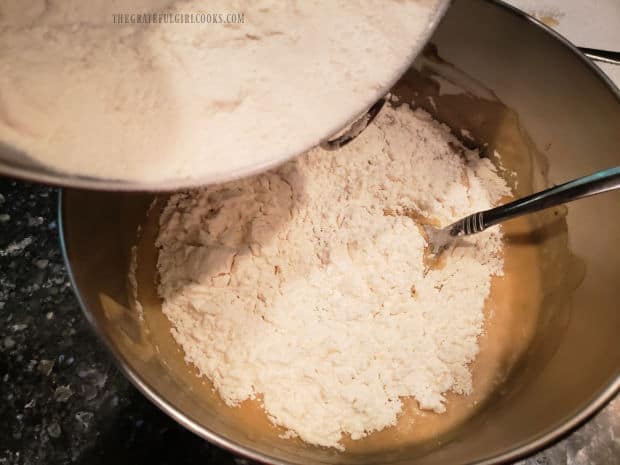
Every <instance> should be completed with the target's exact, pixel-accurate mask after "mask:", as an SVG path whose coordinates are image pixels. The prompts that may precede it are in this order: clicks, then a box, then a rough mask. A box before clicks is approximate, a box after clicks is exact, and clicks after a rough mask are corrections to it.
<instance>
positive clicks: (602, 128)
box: [60, 0, 620, 465]
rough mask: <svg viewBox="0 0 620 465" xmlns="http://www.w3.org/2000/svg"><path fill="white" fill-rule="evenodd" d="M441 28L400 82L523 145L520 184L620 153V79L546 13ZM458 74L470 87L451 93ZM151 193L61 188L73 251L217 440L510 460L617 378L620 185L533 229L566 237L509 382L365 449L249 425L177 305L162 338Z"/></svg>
mask: <svg viewBox="0 0 620 465" xmlns="http://www.w3.org/2000/svg"><path fill="white" fill-rule="evenodd" d="M432 42H433V44H434V46H435V47H436V49H434V48H433V47H429V48H428V49H427V50H426V53H425V56H424V57H421V58H420V59H419V60H418V61H417V63H416V68H415V69H412V70H410V71H409V72H408V73H407V74H406V75H405V76H404V77H403V79H402V81H401V82H400V83H399V84H398V86H397V87H396V88H395V90H394V92H395V93H396V94H397V95H400V97H401V98H402V99H409V98H411V97H413V98H415V100H416V103H417V104H419V105H421V106H423V107H425V108H427V109H428V110H429V111H431V112H433V113H434V114H435V115H436V116H437V117H438V118H439V119H441V120H444V121H446V122H447V123H448V124H449V125H451V126H452V127H453V129H454V130H455V131H456V132H457V133H459V134H461V135H462V136H463V138H464V141H465V142H467V143H470V142H471V143H473V142H472V140H473V139H475V140H476V141H477V142H478V143H481V144H485V143H486V144H487V145H483V147H484V151H485V153H486V154H488V155H489V156H492V154H493V151H494V150H495V149H497V150H498V151H500V152H501V153H511V152H512V153H513V154H516V157H515V158H514V160H515V161H514V164H515V166H514V168H515V169H517V170H518V171H519V172H520V173H522V174H524V179H526V181H524V182H523V183H520V184H519V187H518V193H526V192H527V191H528V190H531V189H537V188H541V187H543V185H544V184H547V183H548V182H559V181H561V180H564V179H570V178H573V177H577V176H580V175H583V174H586V173H590V172H593V171H595V170H599V169H603V168H607V167H610V166H614V165H620V150H619V147H620V97H619V94H618V90H617V89H615V88H614V87H613V86H612V84H611V83H610V82H609V81H608V80H607V79H606V78H605V77H604V76H603V75H602V74H601V73H600V72H599V71H598V69H597V68H595V67H594V66H593V65H592V64H591V63H590V62H589V61H587V59H585V58H584V57H583V56H582V55H580V54H579V53H578V52H577V51H576V50H575V49H574V48H573V47H572V46H570V45H569V44H568V43H567V42H566V41H564V40H563V39H562V38H560V37H558V36H557V35H555V34H554V33H553V32H551V31H550V30H549V29H547V28H545V27H544V26H542V25H541V24H538V23H536V22H535V21H533V20H531V19H530V18H528V17H526V16H524V15H522V14H520V13H518V12H516V11H515V10H512V9H511V8H509V7H507V6H505V5H504V4H501V3H492V2H487V1H483V0H460V1H456V2H455V3H454V5H453V7H452V8H451V9H450V11H449V12H448V14H447V16H446V17H445V19H444V21H443V23H442V24H441V25H440V27H439V29H438V30H437V31H436V33H435V35H434V37H433V40H432ZM439 57H441V58H439ZM443 60H445V61H443ZM450 63H451V64H450ZM456 87H460V88H461V89H465V91H466V92H465V94H463V95H454V92H455V88H456ZM461 128H463V129H466V130H467V131H468V132H467V131H460V129H461ZM519 157H521V158H519ZM511 163H512V162H511ZM517 165H519V166H517ZM530 178H531V179H530ZM152 198H153V196H151V195H146V194H126V193H101V192H87V191H77V190H67V191H65V192H64V193H63V195H62V206H61V213H60V215H61V225H62V238H63V244H64V251H65V254H66V261H67V265H68V266H69V269H70V272H71V276H72V281H73V285H74V288H75V291H76V293H77V294H78V297H79V299H80V302H81V305H82V308H83V310H84V313H85V315H86V317H87V318H88V320H89V321H90V322H91V323H92V325H93V327H94V328H95V331H96V332H97V334H98V335H99V336H100V337H101V338H102V339H103V341H104V342H105V343H106V344H107V346H108V347H109V348H110V350H111V351H112V352H113V353H114V355H115V356H116V358H117V359H118V362H119V365H120V367H121V369H122V370H123V371H124V372H125V374H126V375H127V376H128V377H129V379H130V380H131V381H132V382H133V383H134V384H135V385H136V386H137V387H138V388H139V389H140V390H141V391H142V392H143V393H144V395H146V396H147V397H148V398H149V399H150V400H151V401H152V402H154V403H155V404H156V405H157V406H159V407H160V408H161V409H162V410H164V411H165V412H166V413H168V414H169V415H170V416H172V417H173V418H174V419H175V420H177V421H178V422H179V423H181V424H182V425H184V426H185V427H187V428H188V429H190V430H191V431H193V432H195V433H196V434H198V435H200V436H202V437H203V438H205V439H207V440H209V441H211V442H213V443H215V444H217V445H220V446H222V447H226V448H228V449H231V450H233V451H235V452H237V453H239V454H242V455H245V456H248V457H251V458H254V459H257V460H259V461H262V462H268V463H276V464H309V463H316V464H318V463H322V464H336V463H340V464H345V463H346V464H371V463H372V464H390V463H394V464H410V463H416V464H420V465H434V464H445V463H450V464H470V463H485V464H488V463H498V462H503V461H510V460H515V459H517V458H518V457H521V456H524V455H526V454H529V453H532V452H534V451H535V450H536V449H538V448H540V447H542V446H544V445H546V444H549V443H550V442H552V441H554V440H556V439H557V438H558V437H560V436H561V435H563V434H565V433H567V432H568V431H570V430H571V429H573V428H575V427H576V426H578V425H579V424H580V423H581V422H582V421H584V420H585V419H587V418H588V417H589V416H590V415H592V414H593V413H594V412H595V411H596V410H597V409H599V408H600V407H601V406H603V405H604V404H605V402H606V401H608V400H609V399H610V398H611V397H612V396H613V395H614V393H616V392H617V391H618V388H619V386H620V344H619V343H618V333H619V331H620V311H619V310H620V309H619V304H618V302H619V301H620V287H619V286H618V277H617V276H618V272H619V271H620V253H618V249H617V244H618V242H619V240H620V210H619V209H618V206H619V205H620V193H619V192H616V193H611V194H608V195H604V196H599V197H596V198H592V199H588V200H583V201H580V202H577V203H575V204H571V205H570V206H569V207H568V214H567V216H566V222H564V220H563V219H561V221H560V220H558V221H559V222H558V223H553V224H555V225H556V226H557V227H556V226H553V224H552V227H547V228H546V229H544V228H543V230H541V231H543V232H540V231H539V235H538V236H536V237H537V239H534V240H540V241H549V244H556V245H558V244H559V248H557V247H556V248H553V247H550V248H548V249H545V250H548V253H547V252H546V253H545V254H544V256H543V262H542V266H543V267H545V268H546V272H547V276H548V279H547V280H546V281H545V285H546V289H545V300H544V305H543V307H542V309H541V313H540V315H539V317H538V322H537V330H536V334H535V335H534V338H533V340H532V342H531V344H530V345H529V349H528V350H527V351H526V352H525V353H524V354H522V355H521V356H520V357H519V361H518V363H517V364H516V365H515V367H514V368H513V370H512V373H511V375H510V376H509V377H508V379H507V380H506V381H505V382H504V383H503V384H502V385H501V386H500V387H499V389H498V390H497V393H496V394H495V395H494V396H493V397H492V398H490V399H489V400H488V401H487V402H486V404H485V405H484V406H482V407H481V408H480V409H479V410H478V411H476V412H475V414H473V415H472V416H471V418H469V419H468V420H467V421H466V422H465V423H464V424H462V425H460V426H459V427H458V428H455V429H454V431H452V432H450V434H448V435H446V436H444V437H441V438H435V439H434V440H432V441H429V442H428V443H427V444H418V445H415V446H411V447H401V448H398V449H392V450H385V451H382V452H376V453H373V454H361V455H359V454H358V455H355V454H347V453H339V452H336V451H333V450H325V449H320V448H314V447H310V446H307V445H303V444H301V443H300V442H296V441H286V440H282V439H278V438H277V437H274V436H273V435H272V436H269V435H265V434H264V433H263V432H261V430H260V429H253V428H250V427H247V426H245V427H244V426H243V422H241V421H240V420H239V418H236V417H235V416H234V414H233V413H231V412H230V410H229V409H228V410H227V409H226V407H225V406H224V405H222V402H221V401H219V400H218V399H217V396H215V395H213V394H212V393H211V392H210V390H209V389H208V388H207V387H206V386H205V385H203V384H202V383H201V382H200V381H198V379H197V378H196V377H195V376H194V374H193V372H192V370H191V369H190V368H189V367H188V366H186V365H185V364H184V362H183V359H182V354H181V352H180V350H179V349H178V348H176V347H175V346H174V343H173V342H172V341H171V337H170V335H169V333H168V332H167V331H161V328H164V329H165V328H166V324H167V322H166V319H165V317H163V316H162V315H154V318H155V320H154V321H156V323H157V321H158V323H157V324H156V325H155V326H157V325H158V324H160V325H161V328H160V331H159V333H158V335H157V337H158V339H156V338H155V336H156V334H155V333H156V332H157V328H156V327H154V326H151V327H146V326H145V325H144V323H143V322H141V320H140V319H139V318H138V317H137V314H136V311H135V308H134V306H133V305H132V304H131V303H130V300H131V299H130V298H129V296H128V291H127V271H128V263H129V252H130V248H131V246H132V244H133V243H134V242H135V240H136V227H137V225H138V224H139V223H141V222H142V221H143V220H144V217H145V215H146V212H147V209H148V207H149V204H150V203H151V200H152ZM558 225H559V226H558ZM566 225H567V226H568V237H569V240H568V246H569V247H570V250H571V251H572V252H573V253H574V254H575V256H577V257H578V259H571V260H572V261H570V263H569V262H562V263H560V265H558V259H559V258H561V253H560V254H557V253H556V254H554V253H553V250H556V251H557V250H560V249H562V247H564V249H566V250H568V249H567V248H566V235H565V231H566ZM149 234H150V233H149ZM151 240H152V238H151ZM154 259H155V256H154V250H153V254H152V256H151V257H150V258H149V257H146V258H144V260H142V259H141V262H140V265H139V267H146V268H147V269H148V268H153V266H154ZM149 261H150V262H149ZM566 263H568V264H566ZM153 278H154V276H151V287H153V286H152V284H153V283H152V281H153ZM147 291H148V292H147V294H149V293H150V296H148V295H147V296H144V295H143V296H142V298H145V299H147V300H148V299H151V300H153V299H156V295H154V291H153V289H150V290H147ZM141 292H142V291H141ZM523 292H528V290H527V289H524V290H523ZM515 312H518V309H515ZM157 318H159V320H157ZM166 338H167V339H166Z"/></svg>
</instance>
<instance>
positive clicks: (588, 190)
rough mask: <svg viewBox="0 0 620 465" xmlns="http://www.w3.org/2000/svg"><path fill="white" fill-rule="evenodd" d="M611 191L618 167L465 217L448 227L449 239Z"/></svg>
mask: <svg viewBox="0 0 620 465" xmlns="http://www.w3.org/2000/svg"><path fill="white" fill-rule="evenodd" d="M615 189H620V166H616V167H615V168H609V169H606V170H603V171H598V172H596V173H594V174H591V175H589V176H584V177H582V178H577V179H574V180H572V181H568V182H565V183H564V184H560V185H559V186H555V187H550V188H549V189H545V190H544V191H541V192H537V193H535V194H532V195H528V196H527V197H523V198H521V199H517V200H514V201H512V202H510V203H507V204H504V205H500V206H499V207H495V208H492V209H490V210H485V211H482V212H477V213H474V214H472V215H469V216H466V217H465V218H463V219H461V220H459V221H457V222H456V223H454V224H453V225H452V226H451V227H450V234H451V235H453V236H455V235H460V234H465V235H469V234H474V233H477V232H480V231H483V230H485V229H486V228H488V227H490V226H493V225H496V224H498V223H501V222H502V221H506V220H508V219H510V218H514V217H516V216H521V215H525V214H528V213H534V212H537V211H539V210H544V209H545V208H549V207H554V206H556V205H560V204H563V203H568V202H572V201H573V200H577V199H582V198H584V197H589V196H591V195H596V194H602V193H603V192H608V191H611V190H615Z"/></svg>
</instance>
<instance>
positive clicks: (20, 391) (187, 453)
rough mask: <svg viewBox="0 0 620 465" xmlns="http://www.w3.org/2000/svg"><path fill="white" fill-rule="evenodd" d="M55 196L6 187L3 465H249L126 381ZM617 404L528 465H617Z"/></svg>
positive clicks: (1, 312) (0, 207) (2, 222)
mask: <svg viewBox="0 0 620 465" xmlns="http://www.w3.org/2000/svg"><path fill="white" fill-rule="evenodd" d="M56 209H57V192H56V189H53V188H49V187H45V186H40V185H37V184H29V183H24V182H18V181H13V180H10V179H3V178H0V379H1V383H0V399H1V400H0V418H2V419H3V421H2V422H0V465H3V464H47V465H58V464H65V463H78V464H79V463H82V464H88V465H96V464H99V463H101V464H109V463H115V464H123V463H127V464H135V463H150V464H153V465H159V464H174V465H183V464H189V463H202V464H205V465H206V464H218V465H219V464H222V465H226V464H237V465H241V464H248V463H249V461H247V460H245V459H241V458H238V457H235V456H233V455H232V454H230V453H228V452H226V451H224V450H222V449H219V448H218V447H215V446H213V445H210V444H209V443H207V442H206V441H203V440H202V439H200V438H198V437H197V436H195V435H194V434H192V433H190V432H189V431H186V430H185V429H183V428H182V427H181V426H179V425H178V424H177V423H175V422H174V421H173V420H171V419H170V418H168V417H167V416H166V415H164V414H163V413H161V412H160V411H159V409H158V408H157V407H155V406H154V405H152V404H151V403H150V402H149V401H148V400H146V399H145V398H144V397H143V396H142V395H141V394H140V393H139V392H138V391H137V390H136V389H135V388H134V387H133V386H132V385H131V384H130V383H129V382H128V381H127V380H126V379H125V378H124V377H123V375H122V374H121V373H120V372H119V370H118V369H117V368H116V366H115V365H114V363H113V361H112V359H111V356H110V355H108V354H107V352H106V351H105V349H104V347H103V346H102V345H101V344H100V343H99V341H98V340H97V338H96V337H95V335H94V334H93V332H92V331H91V330H90V328H89V326H88V323H87V322H86V320H85V319H84V318H83V317H82V314H81V311H80V309H79V307H78V303H77V301H76V299H75V297H74V295H73V291H72V289H71V285H70V283H69V281H68V278H67V274H66V271H65V267H64V265H63V261H62V256H61V252H60V248H59V241H58V231H57V228H58V224H57V219H56ZM619 437H620V399H616V400H615V401H613V402H612V403H611V404H610V405H608V406H607V407H606V408H605V409H604V410H603V411H601V412H600V413H599V414H598V415H597V416H596V417H595V418H594V419H592V420H590V422H588V423H587V424H586V425H585V426H583V427H582V428H581V429H579V430H578V431H576V432H575V433H573V434H572V435H571V436H570V437H568V438H567V439H565V440H563V441H561V442H560V443H558V444H556V445H555V446H553V447H551V448H550V449H547V450H545V451H543V452H541V453H539V454H538V455H536V456H534V457H532V458H529V459H527V460H525V461H522V462H520V464H521V465H524V464H526V465H533V464H546V465H560V464H573V465H582V464H584V465H585V464H592V463H596V464H612V463H618V461H619V460H620V442H619V441H618V439H617V438H619Z"/></svg>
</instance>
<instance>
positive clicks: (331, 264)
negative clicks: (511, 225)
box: [157, 105, 509, 448]
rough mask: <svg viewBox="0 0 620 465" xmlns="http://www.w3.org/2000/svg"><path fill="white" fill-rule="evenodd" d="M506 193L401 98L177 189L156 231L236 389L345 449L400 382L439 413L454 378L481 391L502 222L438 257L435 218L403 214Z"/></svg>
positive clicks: (482, 162) (165, 264) (380, 423)
mask: <svg viewBox="0 0 620 465" xmlns="http://www.w3.org/2000/svg"><path fill="white" fill-rule="evenodd" d="M455 147H457V148H458V150H456V149H455ZM459 152H460V153H459ZM507 194H509V189H508V187H507V186H506V184H505V182H504V181H503V180H502V179H501V178H500V177H499V176H498V174H497V172H496V170H495V168H494V166H493V165H492V164H491V162H490V161H489V160H487V159H483V158H480V157H479V154H478V152H477V151H471V150H468V149H466V148H465V147H462V146H460V144H459V143H458V141H457V140H456V139H455V138H453V137H452V136H451V135H450V133H449V131H448V130H447V128H446V127H445V126H442V125H440V124H439V123H437V122H435V121H434V120H432V119H431V117H430V116H429V115H428V114H426V113H424V112H423V111H421V110H418V111H415V112H414V111H412V110H411V109H409V107H408V106H406V105H403V106H400V107H398V108H392V107H390V106H386V108H384V109H383V110H382V112H381V113H380V114H379V116H378V117H377V119H376V120H375V123H374V124H372V125H371V126H369V127H368V128H367V129H366V130H365V131H364V132H363V133H362V134H361V135H360V136H359V137H358V138H357V139H356V140H355V141H354V142H352V143H351V144H349V145H347V146H345V147H344V148H342V149H341V150H339V151H337V152H324V151H322V150H321V149H314V150H312V151H310V152H309V153H307V154H305V155H303V156H302V157H300V158H298V159H296V160H294V161H291V162H289V163H288V164H286V165H284V166H283V167H281V168H280V169H278V170H275V171H271V172H268V173H266V174H263V175H260V176H258V177H254V178H249V179H243V180H240V181H236V182H232V183H228V184H223V185H217V186H211V187H208V188H204V189H200V190H196V191H192V192H188V193H183V194H177V195H174V196H172V198H171V199H170V201H169V203H168V205H167V207H166V208H165V210H164V211H163V213H162V216H161V219H160V233H159V237H158V239H157V246H158V247H159V248H160V251H159V259H158V269H159V273H160V277H161V281H160V285H159V293H160V295H161V297H162V298H163V311H164V313H165V314H166V316H167V317H168V318H169V319H170V321H171V322H172V325H173V328H174V329H173V330H172V332H173V335H174V338H175V339H176V341H177V342H178V343H179V344H180V345H181V347H182V348H183V350H184V352H185V357H186V360H187V361H188V362H190V363H191V364H193V365H195V366H196V367H197V368H198V370H199V371H200V373H202V374H203V375H204V376H206V377H207V378H209V379H210V380H211V381H212V382H213V384H214V386H215V389H217V391H218V392H219V394H220V395H221V397H222V398H223V399H224V400H225V401H226V403H227V404H228V405H231V406H235V405H238V404H239V403H240V402H242V401H244V400H246V399H252V398H257V397H258V398H260V399H262V403H263V405H264V409H265V411H266V412H267V414H268V415H269V418H270V419H271V421H272V422H273V423H275V424H277V425H280V426H282V427H283V428H285V429H286V430H287V434H288V435H290V434H296V435H298V436H299V437H300V438H301V439H303V440H304V441H306V442H309V443H312V444H317V445H322V446H330V447H336V448H342V445H341V444H340V440H341V438H342V435H343V434H349V435H350V436H351V437H352V438H353V439H359V438H362V437H364V436H365V435H367V434H369V433H371V432H372V431H377V430H381V429H383V428H386V427H388V426H390V425H394V424H395V423H396V421H397V417H398V414H399V412H400V411H401V408H402V402H401V398H402V397H405V396H413V397H414V398H415V399H416V400H417V402H418V403H419V406H420V407H421V408H423V409H427V410H431V411H434V412H439V413H441V412H444V411H445V409H446V407H445V393H446V392H448V391H452V392H455V393H459V394H468V393H470V392H471V391H472V378H471V373H470V371H469V368H468V364H469V363H470V362H472V360H473V359H474V358H475V356H476V354H477V351H478V344H477V337H478V336H479V335H480V333H481V331H482V328H483V322H484V314H483V307H484V304H485V299H486V298H487V296H488V295H489V292H490V286H491V278H492V276H494V275H501V274H502V269H503V258H502V253H501V250H502V240H501V232H500V230H499V229H498V228H491V229H490V230H487V231H485V232H483V233H481V234H478V235H475V236H471V237H468V238H465V239H463V240H462V242H461V243H460V244H459V245H457V246H456V247H455V248H453V249H452V250H451V251H450V252H449V253H448V254H447V256H446V263H445V266H444V267H443V268H441V269H431V270H429V269H427V268H426V267H425V265H424V263H423V261H424V260H423V259H424V250H425V240H424V238H423V236H422V234H421V232H420V229H419V228H418V227H417V225H416V223H415V222H414V220H413V219H411V217H409V216H405V215H401V214H399V213H403V212H405V211H414V212H416V213H417V214H419V215H423V216H424V217H427V218H429V219H434V220H437V221H439V222H440V223H441V224H443V225H446V224H448V223H450V222H452V221H454V220H456V219H457V218H459V217H461V216H463V215H465V214H468V213H472V212H473V211H476V210H481V209H487V208H489V207H491V206H492V205H493V203H494V202H496V201H498V199H499V198H500V197H502V196H504V195H507ZM388 211H389V212H392V213H391V214H386V212H388Z"/></svg>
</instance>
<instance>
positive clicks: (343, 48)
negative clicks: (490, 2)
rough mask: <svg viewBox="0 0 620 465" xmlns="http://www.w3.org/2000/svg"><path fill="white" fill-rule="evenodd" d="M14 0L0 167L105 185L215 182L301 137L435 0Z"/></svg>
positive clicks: (402, 50) (328, 130)
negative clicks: (382, 0) (209, 0)
mask: <svg viewBox="0 0 620 465" xmlns="http://www.w3.org/2000/svg"><path fill="white" fill-rule="evenodd" d="M26 3H29V4H32V8H30V9H28V8H26V9H24V5H23V2H8V3H7V4H6V5H3V6H2V7H1V9H0V13H2V14H0V31H1V32H0V47H2V49H3V53H2V57H0V66H2V67H4V69H6V70H7V71H6V72H4V73H2V74H3V75H2V77H1V78H0V93H2V95H3V96H6V97H5V98H4V99H3V101H2V103H1V107H0V110H1V112H0V113H1V114H2V115H3V117H2V118H0V172H1V173H3V174H7V175H11V176H16V177H24V178H28V179H33V180H37V181H42V182H48V183H56V184H63V185H67V186H74V187H85V188H97V189H116V190H118V189H121V190H164V189H170V190H173V189H179V188H186V187H189V186H197V185H204V184H210V183H214V182H223V181H226V180H229V179H232V178H238V177H243V176H246V175H250V174H254V173H257V172H260V171H264V170H266V169H268V168H270V167H273V166H275V165H277V164H280V163H282V162H284V161H285V160H287V159H290V158H292V157H294V156H295V155H299V154H301V153H303V152H305V151H307V150H308V149H310V148H311V147H313V146H315V145H317V144H319V143H320V142H321V141H323V140H324V139H326V138H328V137H329V136H331V135H332V134H334V133H336V132H337V131H339V130H340V129H342V128H343V127H345V126H346V125H347V124H348V123H350V122H351V121H353V120H354V119H355V118H356V117H357V116H358V115H359V114H361V113H363V112H364V111H365V110H366V109H367V108H368V107H370V106H371V105H372V104H373V103H374V102H375V101H376V100H377V99H378V98H380V97H382V96H383V95H384V94H385V93H386V92H387V91H388V90H389V88H390V87H391V86H392V85H393V84H394V82H395V81H396V80H397V79H398V78H399V77H400V75H401V74H402V72H403V71H404V70H406V69H407V67H408V66H409V64H410V63H411V62H412V61H413V59H414V58H415V56H416V55H417V53H418V52H419V51H420V50H421V49H422V47H423V46H424V44H425V43H426V41H427V39H428V38H429V37H430V35H431V33H432V31H433V30H434V28H435V26H436V25H437V24H438V23H439V20H440V18H441V17H442V16H443V14H444V12H445V11H446V9H447V6H448V4H449V2H448V1H447V0H424V1H421V0H420V1H407V2H390V7H389V8H385V6H384V5H383V4H379V3H377V2H373V1H368V0H357V1H354V2H350V1H335V2H332V1H318V2H299V3H296V4H295V5H294V6H293V5H292V4H289V3H288V2H260V3H257V2H250V1H244V2H227V1H222V2H218V5H217V8H216V6H215V5H210V6H209V8H210V10H209V11H211V10H213V9H217V10H218V11H222V13H221V14H218V15H212V14H207V13H206V12H204V6H203V4H202V2H199V1H197V0H191V1H179V0H158V1H157V2H149V3H148V11H149V12H153V11H154V12H155V13H149V14H142V12H143V10H146V8H145V4H144V2H143V1H142V0H132V1H131V2H124V3H123V6H122V8H121V10H120V11H116V8H117V6H116V5H117V4H116V3H113V4H110V2H107V1H105V0H96V1H93V2H88V3H84V2H79V5H78V4H74V2H70V3H67V2H62V1H51V2H45V5H44V6H43V7H42V9H41V11H40V9H39V8H38V6H39V4H40V2H38V1H35V0H28V1H27V2H26ZM23 11H26V13H23ZM188 22H189V24H188ZM31 31H34V32H33V33H31Z"/></svg>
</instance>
